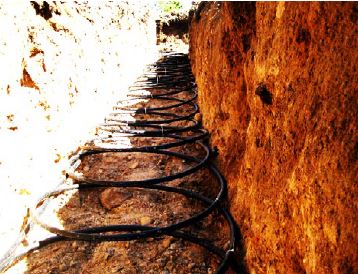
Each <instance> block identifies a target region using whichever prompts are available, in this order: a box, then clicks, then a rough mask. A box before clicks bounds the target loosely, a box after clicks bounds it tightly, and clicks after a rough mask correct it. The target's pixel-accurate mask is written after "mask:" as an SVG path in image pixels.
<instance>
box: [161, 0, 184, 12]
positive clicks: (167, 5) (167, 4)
mask: <svg viewBox="0 0 358 274" xmlns="http://www.w3.org/2000/svg"><path fill="white" fill-rule="evenodd" d="M158 6H159V7H160V8H161V9H162V11H164V12H165V13H171V12H175V11H179V10H180V9H182V7H183V5H182V4H181V3H180V1H161V0H160V1H158Z"/></svg>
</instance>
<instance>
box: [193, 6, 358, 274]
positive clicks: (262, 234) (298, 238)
mask: <svg viewBox="0 0 358 274" xmlns="http://www.w3.org/2000/svg"><path fill="white" fill-rule="evenodd" d="M357 10H358V9H357V4H356V3H353V2H350V3H348V2H335V3H333V2H330V3H328V2H320V3H318V2H309V3H308V2H305V3H292V2H291V3H290V2H287V3H286V2H279V3H259V2H206V3H202V4H200V5H199V7H198V9H197V11H196V12H195V13H193V14H192V20H191V26H190V58H191V63H192V68H193V73H194V75H195V78H196V82H197V85H198V91H199V106H200V109H201V112H202V115H203V124H204V126H205V127H206V128H207V129H208V130H209V131H210V134H211V144H212V146H213V147H217V149H218V153H219V156H218V162H219V165H220V167H221V170H222V171H223V172H224V174H225V176H226V178H227V180H228V187H229V200H230V208H231V211H232V213H233V215H234V217H235V220H236V221H237V223H238V224H239V225H240V227H241V229H242V233H243V238H244V245H245V247H246V248H245V249H246V263H247V267H248V269H249V271H250V272H251V273H357V272H358V234H357V230H358V215H357V213H358V184H357V182H358V161H357V160H358V145H357V144H358V135H357V132H358V130H357V129H358V120H357V119H358V96H357V57H358V56H357V53H358V52H357V18H358V17H357Z"/></svg>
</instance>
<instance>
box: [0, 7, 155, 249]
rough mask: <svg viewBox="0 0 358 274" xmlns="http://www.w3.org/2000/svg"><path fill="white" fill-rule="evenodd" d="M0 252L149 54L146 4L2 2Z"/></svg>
mask: <svg viewBox="0 0 358 274" xmlns="http://www.w3.org/2000/svg"><path fill="white" fill-rule="evenodd" d="M0 32H1V35H0V71H1V73H0V184H1V186H0V188H1V191H0V220H1V223H2V226H1V229H0V242H1V243H2V246H1V250H0V256H1V254H2V252H3V251H4V250H6V249H7V248H8V246H9V244H10V243H11V242H12V240H13V238H14V237H15V235H16V233H17V231H18V230H19V228H20V225H21V222H22V217H23V215H24V211H25V208H26V206H27V205H28V204H29V203H31V201H32V200H33V199H34V198H35V197H37V196H38V195H39V194H40V193H43V192H44V191H45V190H49V189H52V188H53V187H54V186H55V185H57V184H58V180H59V179H60V178H62V173H61V171H62V170H63V169H64V168H65V165H66V163H67V156H68V154H69V153H70V151H71V150H74V149H76V147H77V146H78V145H79V144H80V143H81V142H83V141H85V140H86V139H87V138H88V136H89V134H90V133H94V132H95V125H96V124H98V123H99V122H101V121H102V120H103V117H104V114H105V113H107V112H109V111H110V109H111V108H110V107H111V106H112V105H113V104H114V103H115V102H116V100H118V99H120V98H123V97H125V95H126V90H127V87H128V85H129V84H130V83H131V82H132V81H133V80H134V79H135V78H136V76H138V75H139V73H140V72H141V71H142V69H143V66H144V64H145V63H147V62H149V61H153V60H154V59H155V48H154V47H155V20H154V18H153V16H152V13H151V7H150V6H148V5H146V4H140V3H139V2H138V3H134V2H133V4H129V3H123V2H114V3H113V2H112V3H108V2H105V1H89V2H88V3H84V2H78V3H73V2H71V1H70V2H68V3H62V4H60V2H58V1H56V2H50V1H49V2H48V3H47V2H41V1H40V2H38V3H37V2H31V3H30V2H27V1H5V2H4V1H3V2H2V3H0Z"/></svg>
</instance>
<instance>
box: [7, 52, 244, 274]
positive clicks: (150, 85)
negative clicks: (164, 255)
mask: <svg viewBox="0 0 358 274" xmlns="http://www.w3.org/2000/svg"><path fill="white" fill-rule="evenodd" d="M148 91H149V92H148ZM184 91H185V92H187V93H188V94H189V96H186V97H185V98H184V99H181V98H178V97H179V96H178V95H179V94H180V93H182V92H184ZM196 97H197V91H196V87H195V82H194V78H193V76H192V73H191V68H190V63H189V60H188V56H187V55H184V54H179V53H164V54H163V57H162V58H161V59H160V61H158V62H157V63H155V64H152V65H150V66H149V67H148V71H147V72H146V73H145V74H144V75H143V77H141V78H140V79H139V80H138V81H137V82H136V83H135V84H134V85H133V86H132V87H131V89H130V94H129V95H128V99H126V100H122V101H120V102H118V103H117V105H116V106H115V107H114V112H113V113H111V114H110V115H109V116H108V117H107V118H106V121H105V123H103V124H102V125H100V127H99V135H98V138H97V139H95V140H93V141H92V143H91V145H88V146H86V147H85V148H82V149H81V150H80V152H79V153H77V154H76V155H74V156H73V157H72V159H71V169H70V170H69V171H68V173H67V177H68V178H70V179H72V181H73V182H75V184H70V185H67V186H66V187H61V188H60V189H57V190H55V191H52V192H49V193H46V194H45V195H44V196H43V197H42V198H41V199H40V200H39V201H38V203H37V205H36V207H35V208H34V210H32V212H31V222H29V225H30V223H31V225H34V224H36V225H40V226H41V227H43V228H45V229H46V230H48V231H49V232H51V233H54V234H55V235H56V236H52V237H49V238H47V239H45V240H42V241H40V242H39V244H38V246H36V247H33V248H31V249H29V250H27V251H26V252H25V253H23V254H21V255H17V256H16V257H15V256H13V257H11V256H9V257H8V258H6V260H4V261H3V262H1V265H0V267H1V269H0V270H3V271H4V270H5V269H8V268H9V267H11V266H12V265H13V264H14V263H15V262H17V261H19V260H20V259H21V258H23V257H25V256H27V255H28V254H29V253H30V252H33V251H35V250H39V249H41V248H42V247H44V246H46V245H48V244H51V243H54V242H58V241H64V240H82V241H130V240H136V239H143V238H149V237H158V236H163V235H169V236H172V237H175V238H180V239H183V240H185V241H189V242H192V243H194V244H197V245H200V246H202V247H203V248H205V249H207V250H208V251H209V252H211V253H213V254H215V255H216V256H218V257H219V258H220V264H219V266H218V268H217V269H216V272H215V273H224V272H226V270H228V269H229V268H231V269H232V271H234V272H239V271H240V267H239V266H238V263H237V261H236V260H235V255H234V252H235V248H236V244H237V243H236V241H237V229H236V226H235V223H234V221H233V219H232V217H231V215H230V213H229V212H228V211H227V210H226V209H225V208H224V207H222V201H223V200H224V199H225V195H226V183H225V180H224V178H223V177H222V175H221V174H220V172H219V171H218V169H217V168H216V167H215V166H214V165H213V164H212V163H211V162H210V156H211V150H210V148H209V146H208V145H207V144H206V139H207V137H208V134H207V131H206V130H204V129H203V128H201V123H200V119H198V118H197V115H198V114H197V113H198V106H197V105H196V103H195V99H196ZM151 99H155V100H157V101H163V102H165V103H163V104H162V105H159V106H152V107H151V106H149V107H131V106H130V105H135V104H136V103H137V102H140V101H143V100H144V101H146V100H147V101H148V100H151ZM168 102H170V103H168ZM128 105H129V106H128ZM183 106H185V110H186V111H185V112H184V113H181V114H177V113H175V110H176V109H179V108H181V107H183ZM182 112H183V111H182ZM133 114H135V115H136V116H137V117H144V118H143V119H141V118H136V119H128V118H123V117H126V116H125V115H129V116H130V115H133ZM130 117H131V116H130ZM148 117H149V118H148ZM122 137H127V138H133V137H135V138H137V139H141V138H143V140H145V139H147V140H148V139H149V138H155V139H159V140H161V141H160V142H159V143H158V142H156V143H155V144H149V145H148V144H147V143H145V142H143V143H144V144H139V145H137V146H135V147H123V146H119V147H115V146H114V147H113V146H112V147H108V146H107V147H106V146H105V144H106V143H107V144H108V143H111V140H115V139H116V138H119V139H120V138H122ZM187 144H196V145H197V146H199V147H200V149H201V150H202V151H203V153H202V155H203V156H202V157H194V156H191V155H187V154H185V153H182V152H178V151H173V150H171V149H172V148H179V147H182V146H185V145H187ZM107 152H111V153H113V152H114V153H128V152H136V153H138V152H140V153H150V154H158V155H167V156H170V157H175V158H179V159H181V160H183V161H186V162H189V163H191V165H190V167H188V168H186V169H184V170H182V171H180V172H177V173H174V174H170V175H167V176H163V177H159V178H148V179H144V180H129V181H109V180H97V179H92V178H86V177H84V176H79V175H78V174H77V173H76V172H75V171H76V168H78V166H79V165H80V163H81V159H82V158H83V157H85V156H88V155H95V154H101V153H107ZM200 169H207V170H208V171H209V172H210V173H211V174H212V176H214V177H215V178H216V183H217V185H218V192H217V194H216V196H215V197H214V198H209V197H207V196H205V195H203V194H201V193H198V192H195V191H192V190H189V189H184V188H181V187H175V186H169V185H168V182H171V181H173V180H176V179H180V178H184V177H185V176H188V175H191V174H193V173H195V172H197V171H199V170H200ZM103 187H120V188H141V189H150V190H158V191H164V192H168V193H177V194H180V195H184V196H186V197H188V198H190V199H196V200H198V201H200V202H201V203H202V204H204V205H205V207H204V209H203V210H202V211H201V212H198V213H195V214H193V215H192V216H191V217H189V218H187V219H185V220H181V221H179V222H175V223H172V224H170V225H167V226H160V227H155V226H145V225H137V224H136V225H121V224H118V225H109V226H94V227H87V228H83V229H79V230H65V229H60V228H58V227H54V226H51V225H49V224H47V223H46V222H45V221H44V220H42V219H41V212H40V211H41V210H40V209H41V206H42V205H44V204H47V203H48V202H49V201H50V200H51V199H53V198H54V197H57V196H58V195H60V194H63V193H65V192H67V191H70V190H75V189H78V190H82V189H95V188H103ZM214 211H216V212H218V213H219V214H221V216H222V217H224V219H225V220H226V223H227V225H228V227H229V231H230V235H229V239H230V240H229V245H228V247H227V248H226V250H225V249H223V248H221V247H218V246H216V245H214V244H213V243H212V242H211V241H210V240H208V239H205V238H200V237H198V236H195V235H194V234H192V233H190V232H188V231H187V230H185V231H183V229H184V228H187V227H188V226H190V225H192V224H195V223H198V222H200V221H202V220H203V219H204V218H206V217H207V216H208V215H210V214H212V213H213V212H214Z"/></svg>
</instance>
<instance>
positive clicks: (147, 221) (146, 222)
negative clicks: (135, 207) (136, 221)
mask: <svg viewBox="0 0 358 274" xmlns="http://www.w3.org/2000/svg"><path fill="white" fill-rule="evenodd" d="M151 222H152V219H151V218H150V217H148V216H144V217H141V218H140V224H141V225H149V224H150V223H151Z"/></svg>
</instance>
